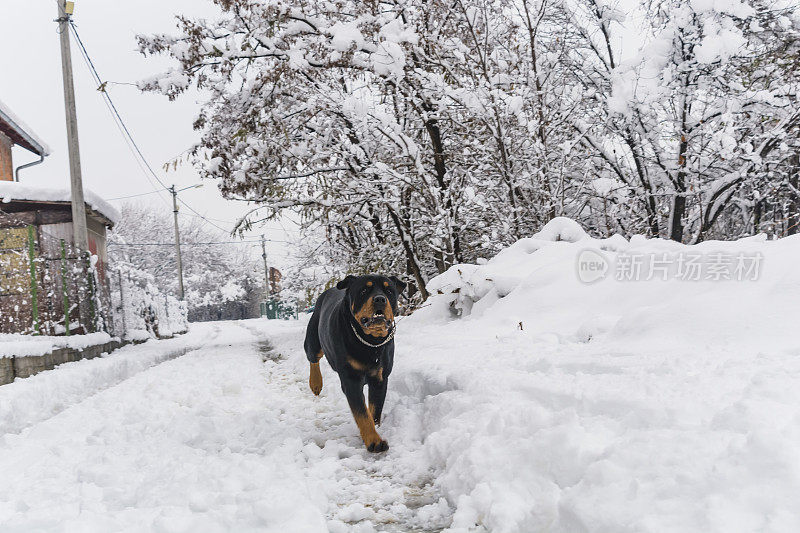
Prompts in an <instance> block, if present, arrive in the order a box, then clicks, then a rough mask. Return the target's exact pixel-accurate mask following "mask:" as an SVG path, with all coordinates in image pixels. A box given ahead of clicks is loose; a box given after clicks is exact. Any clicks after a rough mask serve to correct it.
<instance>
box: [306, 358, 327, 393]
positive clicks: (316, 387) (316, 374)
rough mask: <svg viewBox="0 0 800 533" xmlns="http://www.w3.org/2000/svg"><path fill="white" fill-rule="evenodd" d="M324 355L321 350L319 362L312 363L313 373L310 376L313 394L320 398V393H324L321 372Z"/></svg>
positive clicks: (309, 384)
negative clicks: (320, 362) (320, 361)
mask: <svg viewBox="0 0 800 533" xmlns="http://www.w3.org/2000/svg"><path fill="white" fill-rule="evenodd" d="M324 355H325V354H324V353H322V350H320V351H319V355H318V359H317V362H316V363H311V371H310V372H309V374H308V386H309V387H311V392H313V393H314V395H316V396H319V393H320V392H322V372H320V370H319V360H320V359H322V358H323V356H324Z"/></svg>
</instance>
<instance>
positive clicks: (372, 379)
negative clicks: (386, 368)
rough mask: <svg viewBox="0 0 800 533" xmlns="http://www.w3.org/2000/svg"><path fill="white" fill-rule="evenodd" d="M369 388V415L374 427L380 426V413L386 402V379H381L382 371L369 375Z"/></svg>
mask: <svg viewBox="0 0 800 533" xmlns="http://www.w3.org/2000/svg"><path fill="white" fill-rule="evenodd" d="M367 386H368V387H369V393H368V395H367V396H368V397H369V413H370V415H371V416H372V420H373V421H374V422H375V424H376V425H378V426H380V425H381V413H383V402H384V401H385V400H386V379H385V378H384V377H383V369H380V370H379V371H378V372H375V373H373V374H370V375H369V376H368V377H367Z"/></svg>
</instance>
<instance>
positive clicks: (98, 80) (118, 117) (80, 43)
mask: <svg viewBox="0 0 800 533" xmlns="http://www.w3.org/2000/svg"><path fill="white" fill-rule="evenodd" d="M69 26H70V28H71V29H72V34H73V35H74V36H75V39H76V41H77V42H78V46H79V47H80V49H81V53H82V55H83V57H84V60H85V61H86V63H87V66H88V67H89V70H91V73H92V76H93V78H94V80H95V82H96V83H97V84H98V87H103V90H101V91H100V92H102V93H103V97H104V98H105V100H106V101H107V102H108V104H107V105H109V106H110V107H109V110H110V111H111V112H112V113H113V115H114V116H115V117H116V121H117V122H118V123H119V125H120V126H121V127H122V130H123V131H124V134H125V136H126V137H127V139H128V140H129V141H130V145H131V146H132V148H133V150H135V152H136V154H138V156H139V159H141V161H142V163H144V165H145V167H146V168H147V170H148V171H149V172H150V174H151V175H152V176H153V178H155V180H156V181H157V182H158V183H159V184H160V185H161V187H163V188H164V189H165V190H167V191H169V190H170V187H167V185H166V184H165V183H164V182H163V181H161V178H159V177H158V175H157V174H156V172H155V171H154V170H153V167H152V166H151V165H150V163H149V162H148V161H147V159H146V158H145V156H144V154H143V153H142V150H141V148H139V145H138V144H137V143H136V141H135V140H134V139H133V135H132V134H131V132H130V130H129V129H128V126H127V125H126V124H125V121H124V120H122V116H121V115H120V113H119V110H118V109H117V106H116V105H115V104H114V101H113V100H112V99H111V95H110V94H108V91H107V90H106V89H105V87H104V86H103V81H102V78H101V77H100V74H99V73H98V72H97V68H96V67H95V66H94V62H93V61H92V58H91V57H90V56H89V52H88V51H87V50H86V46H85V45H84V44H83V40H82V39H81V36H80V35H79V34H78V29H77V28H76V27H75V23H74V21H73V20H72V19H70V20H69ZM145 175H146V174H145ZM148 181H149V177H148ZM151 185H152V182H151ZM152 192H153V193H159V197H161V195H160V192H161V191H152ZM146 194H150V193H146ZM177 199H178V201H179V202H180V203H181V204H183V206H184V207H186V208H187V209H188V210H189V211H191V212H192V213H194V214H195V215H196V216H197V217H198V218H200V219H202V220H203V221H205V222H206V223H207V224H209V225H211V226H214V227H215V228H217V229H218V230H221V231H224V232H225V233H231V231H230V230H228V229H226V228H223V227H222V226H219V225H217V224H215V223H214V222H212V221H211V220H209V219H208V218H207V217H206V216H205V215H203V214H201V213H200V212H198V211H197V210H196V209H194V208H193V207H192V206H190V205H189V204H188V203H186V201H184V200H183V199H182V198H181V197H177ZM162 200H163V198H162ZM225 222H227V223H231V222H230V221H225Z"/></svg>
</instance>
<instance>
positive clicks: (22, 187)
mask: <svg viewBox="0 0 800 533" xmlns="http://www.w3.org/2000/svg"><path fill="white" fill-rule="evenodd" d="M83 197H84V201H85V202H86V205H88V206H89V207H90V208H91V209H93V210H94V211H96V212H98V213H100V214H101V215H103V216H104V217H106V218H107V219H108V220H109V221H110V222H111V223H112V224H116V223H117V221H118V220H119V218H120V214H119V211H117V210H116V208H115V207H114V206H112V205H111V204H109V203H108V202H106V201H105V200H103V199H102V198H101V197H100V196H98V195H97V194H95V193H93V192H92V191H90V190H88V189H84V190H83ZM71 201H72V194H71V192H70V190H69V189H59V188H54V187H37V186H32V185H28V184H22V183H18V182H15V181H0V209H2V206H3V204H7V203H10V202H40V203H61V204H69V203H70V202H71Z"/></svg>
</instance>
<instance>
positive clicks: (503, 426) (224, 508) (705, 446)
mask: <svg viewBox="0 0 800 533" xmlns="http://www.w3.org/2000/svg"><path fill="white" fill-rule="evenodd" d="M517 323H518V320H517V318H516V317H514V316H511V317H509V318H508V319H507V320H504V321H498V322H497V323H488V322H486V321H484V322H479V321H469V320H466V321H454V322H450V323H436V322H433V321H431V319H430V318H426V317H425V316H424V315H420V316H411V317H406V318H403V319H401V321H400V322H399V324H398V333H397V342H398V350H397V355H396V360H395V369H394V372H393V373H392V375H391V378H390V383H389V394H388V395H387V400H386V411H385V416H384V423H383V425H382V427H381V428H380V432H381V435H382V436H383V437H384V438H386V439H387V440H388V442H389V444H390V449H389V451H388V452H386V453H385V454H370V453H368V452H367V451H366V450H365V449H364V446H363V444H362V443H361V440H360V438H359V436H358V431H357V429H356V426H355V423H354V422H353V420H352V417H351V415H350V413H349V411H348V408H347V403H346V401H345V399H344V396H343V395H342V393H341V391H340V389H339V385H338V380H337V378H336V376H335V375H334V374H333V373H332V371H331V370H330V368H329V367H328V366H327V365H326V364H324V365H321V366H322V368H323V376H324V380H325V385H324V388H323V390H322V394H321V395H320V396H319V397H315V396H314V395H313V394H311V392H310V391H309V390H308V384H307V372H308V364H307V362H306V360H305V357H304V356H303V353H302V337H303V330H304V324H303V323H302V322H295V321H289V322H282V321H266V320H251V321H243V322H219V323H209V324H199V325H194V326H193V328H192V330H191V331H190V333H189V334H187V335H186V336H184V337H183V338H181V339H173V340H170V341H159V342H149V343H146V344H144V345H141V346H134V347H126V348H124V349H122V350H120V351H119V352H117V353H115V354H112V355H111V356H109V357H106V358H102V359H93V360H90V361H80V362H76V363H69V364H67V365H63V366H62V367H60V368H59V369H57V370H55V371H51V372H44V373H42V374H39V375H37V376H34V377H32V378H28V379H25V380H18V381H17V382H15V383H13V384H10V385H6V386H3V387H0V434H2V436H0V531H3V532H6V531H26V532H27V531H98V532H108V531H153V530H155V531H168V532H184V531H185V532H196V531H203V532H205V531H274V532H276V533H277V532H292V533H294V532H299V533H302V532H315V533H316V532H319V533H324V532H326V531H331V532H333V533H344V532H355V533H372V532H375V531H388V532H392V531H394V532H405V531H441V530H445V531H447V532H448V533H466V532H475V533H486V532H487V531H488V532H491V533H532V532H540V531H541V532H550V533H589V532H592V533H594V532H597V533H600V532H612V531H613V532H614V533H619V532H629V533H633V532H653V533H655V532H658V533H662V532H675V533H677V532H695V531H704V532H709V533H711V532H718V533H738V532H741V533H745V532H751V531H762V532H772V533H783V532H787V533H788V532H794V531H798V530H800V508H798V507H797V505H796V495H797V493H798V491H800V466H799V465H800V449H798V448H797V446H796V443H797V442H800V402H799V401H798V393H797V390H798V388H797V385H798V383H800V357H798V356H800V345H795V346H794V347H780V348H778V347H768V349H764V350H758V351H753V350H751V349H750V348H741V347H739V346H737V345H736V344H735V343H728V344H714V345H705V346H703V347H702V348H701V349H694V348H686V347H685V346H682V345H677V344H674V343H672V344H670V343H662V344H654V345H652V346H643V345H633V344H631V343H630V341H626V342H625V343H620V342H618V341H613V342H612V341H610V340H605V339H604V338H603V337H602V335H596V338H594V339H592V340H589V339H587V338H586V336H583V335H577V336H565V335H558V334H554V333H537V332H531V331H530V329H532V328H529V327H528V323H527V322H526V324H525V329H524V330H521V329H519V327H517ZM587 324H589V323H587ZM591 324H594V322H592V323H591ZM591 324H589V325H591ZM587 327H588V326H587ZM583 329H585V328H579V330H581V331H582V330H583ZM186 350H188V352H187V353H186V354H185V355H180V353H183V351H186ZM9 406H10V407H9Z"/></svg>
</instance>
